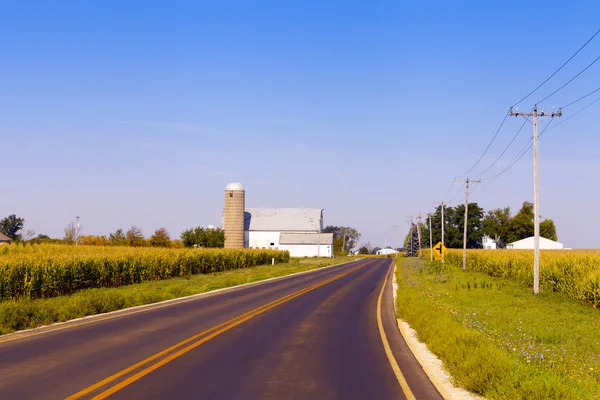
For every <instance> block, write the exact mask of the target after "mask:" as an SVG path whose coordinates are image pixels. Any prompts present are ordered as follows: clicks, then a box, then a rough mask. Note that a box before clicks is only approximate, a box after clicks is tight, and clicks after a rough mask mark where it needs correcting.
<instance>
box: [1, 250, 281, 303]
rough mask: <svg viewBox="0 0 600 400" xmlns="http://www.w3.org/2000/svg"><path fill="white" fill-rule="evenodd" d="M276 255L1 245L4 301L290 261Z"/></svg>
mask: <svg viewBox="0 0 600 400" xmlns="http://www.w3.org/2000/svg"><path fill="white" fill-rule="evenodd" d="M289 257H290V256H289V253H288V252H280V251H276V250H225V249H163V248H136V247H112V246H111V247H101V246H65V245H52V244H44V245H27V246H22V245H14V244H13V245H3V246H0V301H2V300H7V299H14V298H30V299H35V298H42V297H54V296H59V295H64V294H70V293H73V292H75V291H78V290H81V289H86V288H101V287H117V286H122V285H129V284H133V283H139V282H143V281H149V280H160V279H168V278H173V277H177V276H186V275H193V274H205V273H211V272H220V271H226V270H233V269H239V268H246V267H252V266H255V265H261V264H267V263H270V262H271V259H272V258H275V261H276V262H278V263H283V262H289Z"/></svg>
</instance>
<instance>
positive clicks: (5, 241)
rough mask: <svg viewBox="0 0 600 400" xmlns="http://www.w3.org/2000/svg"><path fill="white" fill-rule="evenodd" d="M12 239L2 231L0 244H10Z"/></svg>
mask: <svg viewBox="0 0 600 400" xmlns="http://www.w3.org/2000/svg"><path fill="white" fill-rule="evenodd" d="M11 242H12V239H11V238H9V237H8V236H6V235H5V234H4V233H2V232H0V244H10V243H11Z"/></svg>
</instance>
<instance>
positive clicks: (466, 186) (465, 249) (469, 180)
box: [454, 177, 481, 271]
mask: <svg viewBox="0 0 600 400" xmlns="http://www.w3.org/2000/svg"><path fill="white" fill-rule="evenodd" d="M454 181H455V182H464V183H465V226H464V229H463V268H462V269H463V271H465V270H466V269H467V219H468V218H469V183H470V182H476V183H480V182H481V181H480V180H479V181H475V180H472V179H469V178H468V177H467V179H465V180H462V179H454Z"/></svg>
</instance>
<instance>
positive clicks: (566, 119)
mask: <svg viewBox="0 0 600 400" xmlns="http://www.w3.org/2000/svg"><path fill="white" fill-rule="evenodd" d="M598 101H600V97H598V98H597V99H596V100H594V101H592V102H591V103H589V104H588V105H587V106H585V107H583V108H582V109H580V110H579V111H577V112H576V113H573V114H572V115H569V116H568V117H567V118H565V119H563V120H562V121H560V122H559V123H558V124H556V125H554V126H553V127H552V128H550V129H548V130H551V129H554V128H556V127H557V126H559V125H560V124H563V123H565V122H567V121H568V120H570V119H571V118H573V117H574V116H576V115H577V114H579V113H581V112H583V111H585V110H586V109H587V108H588V107H591V106H592V105H594V104H595V103H596V102H598ZM545 130H546V129H544V131H545ZM542 133H543V132H542ZM540 136H542V135H541V134H540Z"/></svg>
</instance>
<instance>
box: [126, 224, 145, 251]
mask: <svg viewBox="0 0 600 400" xmlns="http://www.w3.org/2000/svg"><path fill="white" fill-rule="evenodd" d="M125 238H126V239H125V240H126V243H127V245H129V246H143V245H144V244H145V243H144V242H145V240H144V234H143V233H142V230H141V229H140V228H138V227H137V226H135V225H132V226H131V228H129V230H128V231H127V233H126V234H125Z"/></svg>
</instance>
